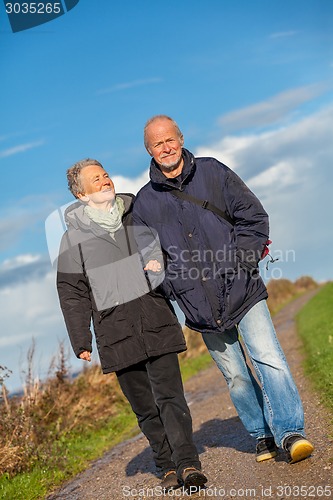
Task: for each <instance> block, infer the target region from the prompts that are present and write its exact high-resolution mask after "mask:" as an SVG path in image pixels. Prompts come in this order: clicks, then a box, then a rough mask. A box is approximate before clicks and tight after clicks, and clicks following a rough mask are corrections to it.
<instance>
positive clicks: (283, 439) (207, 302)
mask: <svg viewBox="0 0 333 500" xmlns="http://www.w3.org/2000/svg"><path fill="white" fill-rule="evenodd" d="M144 140H145V147H146V149H147V151H148V153H149V155H150V156H151V157H152V160H151V164H150V182H149V183H148V184H147V185H146V186H144V187H143V188H142V189H141V191H140V192H139V193H138V195H137V198H136V201H135V204H134V211H133V216H134V220H135V222H136V223H137V224H140V225H142V224H146V226H147V227H148V228H153V229H155V230H156V231H157V232H158V235H159V238H160V243H161V246H162V249H163V251H164V253H165V259H166V263H167V266H166V276H165V280H164V282H163V289H164V293H165V295H166V296H167V297H168V298H170V299H172V300H176V301H177V303H178V305H179V307H180V308H181V310H182V311H183V313H184V314H185V317H186V325H187V326H188V327H189V328H191V329H192V330H197V331H198V332H201V333H202V336H203V340H204V342H205V343H206V346H207V348H208V350H209V352H210V354H211V356H212V358H213V359H214V361H215V362H216V364H217V366H218V368H219V369H220V370H221V372H222V374H223V375H224V377H225V379H226V382H227V384H228V387H229V390H230V396H231V398H232V401H233V403H234V405H235V407H236V409H237V412H238V414H239V416H240V418H241V419H242V422H243V424H244V426H245V427H246V429H247V430H248V431H249V433H250V434H251V435H252V436H253V437H255V438H256V439H257V447H256V460H257V461H258V462H261V461H263V460H267V459H270V458H273V457H275V456H276V455H277V447H281V448H283V449H284V450H285V451H286V452H287V454H288V455H289V460H290V462H298V461H299V460H302V459H305V458H307V457H308V456H309V455H310V454H311V453H312V451H313V446H312V444H311V443H310V442H309V441H308V440H307V439H306V438H305V434H304V415H303V409H302V403H301V400H300V398H299V395H298V391H297V388H296V386H295V383H294V381H293V379H292V376H291V373H290V370H289V367H288V365H287V362H286V359H285V356H284V354H283V352H282V349H281V347H280V345H279V342H278V340H277V337H276V334H275V331H274V327H273V324H272V321H271V317H270V314H269V311H268V308H267V304H266V300H265V299H266V298H267V292H266V288H265V285H264V283H263V281H262V280H261V278H260V276H259V270H258V262H259V260H260V258H261V257H262V256H263V255H265V253H266V250H267V243H268V216H267V214H266V212H265V210H264V209H263V207H262V205H261V203H260V202H259V200H258V199H257V198H256V196H255V195H254V194H253V193H252V192H251V191H250V190H249V188H248V187H247V186H246V185H245V184H244V182H242V180H241V179H240V178H239V177H238V176H237V175H236V174H235V173H234V172H233V171H232V170H230V169H229V168H228V167H227V166H226V165H224V164H222V163H220V162H219V161H217V160H216V159H214V158H195V157H194V156H193V154H192V153H190V151H188V150H187V149H185V148H183V144H184V139H183V135H182V133H181V131H180V129H179V127H178V125H177V123H176V122H175V121H174V120H173V119H171V118H170V117H168V116H165V115H158V116H155V117H153V118H151V119H150V120H149V121H148V122H147V124H146V126H145V130H144ZM239 334H240V335H241V337H242V339H243V341H244V344H245V346H246V348H247V351H248V354H249V357H250V359H251V361H252V364H253V367H254V369H255V371H256V373H257V376H258V378H259V381H260V386H259V384H258V383H257V382H256V380H255V378H254V377H253V375H252V373H251V371H250V369H249V367H248V366H247V364H246V360H245V356H244V352H243V349H242V345H241V343H240V342H239Z"/></svg>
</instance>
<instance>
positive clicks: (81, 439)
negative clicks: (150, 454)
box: [0, 405, 138, 500]
mask: <svg viewBox="0 0 333 500" xmlns="http://www.w3.org/2000/svg"><path fill="white" fill-rule="evenodd" d="M137 432H138V429H137V425H136V418H135V416H134V414H133V413H132V411H131V410H130V408H129V405H124V406H122V407H121V408H119V412H118V414H117V416H115V417H113V418H112V420H111V421H110V422H109V423H108V424H107V425H105V426H104V427H102V428H99V429H92V430H88V431H87V432H85V433H84V434H82V433H81V434H80V435H71V436H69V437H67V438H64V439H63V440H62V441H60V442H59V441H57V442H56V443H55V448H56V452H55V453H50V463H49V466H48V467H47V468H45V467H44V468H43V469H41V468H40V466H38V465H37V466H35V467H34V468H33V470H32V471H31V472H26V473H22V474H18V475H16V476H15V477H13V478H8V476H7V475H6V474H4V475H3V476H2V477H1V478H0V498H1V499H4V500H33V499H40V498H44V497H45V495H46V494H48V493H49V492H50V491H51V490H52V488H54V487H56V486H58V485H60V484H61V483H63V482H64V481H66V480H67V479H70V478H71V477H73V476H75V475H76V474H78V473H79V472H82V471H83V470H84V469H86V468H87V467H88V465H89V463H90V462H91V461H92V460H94V459H96V458H99V457H100V456H102V455H103V453H104V452H106V451H107V450H109V449H110V448H112V447H113V446H115V445H116V444H118V443H119V442H121V441H123V440H124V439H127V438H129V437H132V436H133V435H135V434H137Z"/></svg>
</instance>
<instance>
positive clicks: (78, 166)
mask: <svg viewBox="0 0 333 500" xmlns="http://www.w3.org/2000/svg"><path fill="white" fill-rule="evenodd" d="M91 165H96V166H98V167H102V168H103V165H102V164H101V163H100V162H99V161H97V160H93V159H92V158H86V159H85V160H81V161H78V162H77V163H74V165H73V166H72V167H70V168H69V169H68V170H67V182H68V189H69V190H70V192H71V193H72V195H73V196H75V198H78V194H82V193H83V186H82V183H81V175H80V174H81V170H82V169H83V168H85V167H90V166H91Z"/></svg>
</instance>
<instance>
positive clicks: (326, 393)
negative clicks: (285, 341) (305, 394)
mask: <svg viewBox="0 0 333 500" xmlns="http://www.w3.org/2000/svg"><path fill="white" fill-rule="evenodd" d="M297 326H298V331H299V334H300V336H301V338H302V340H303V345H304V350H305V354H306V360H305V363H304V367H305V373H306V374H307V375H308V376H309V378H310V379H311V380H312V381H313V384H314V387H315V389H316V390H317V391H318V394H319V395H320V398H321V401H322V403H323V404H324V405H325V406H326V407H327V408H328V409H329V410H330V411H331V412H332V423H333V283H332V282H331V283H327V284H326V285H325V286H324V287H323V288H322V289H321V290H320V292H319V293H318V294H317V295H315V296H314V297H313V299H312V300H310V301H309V302H308V303H307V304H306V306H305V307H304V308H303V309H302V310H301V311H300V312H299V314H298V315H297Z"/></svg>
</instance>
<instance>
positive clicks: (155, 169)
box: [149, 148, 195, 190]
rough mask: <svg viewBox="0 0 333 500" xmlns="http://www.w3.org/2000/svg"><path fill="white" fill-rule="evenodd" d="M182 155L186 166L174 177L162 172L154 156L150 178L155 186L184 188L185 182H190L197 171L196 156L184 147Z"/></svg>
mask: <svg viewBox="0 0 333 500" xmlns="http://www.w3.org/2000/svg"><path fill="white" fill-rule="evenodd" d="M182 157H183V160H184V167H183V170H182V173H181V174H180V175H179V176H178V177H176V178H174V179H172V178H169V177H165V175H164V174H163V173H162V171H161V169H160V167H159V165H158V164H157V163H156V161H155V160H154V158H153V159H152V160H151V162H150V171H149V175H150V180H151V182H152V184H153V185H155V187H158V186H159V187H162V186H163V187H164V188H168V187H169V188H170V189H174V188H177V189H180V190H181V189H182V186H183V184H184V183H185V182H188V181H189V179H190V178H191V177H192V175H193V174H194V171H195V158H194V155H193V154H192V153H191V152H190V151H188V150H187V149H185V148H183V149H182Z"/></svg>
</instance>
